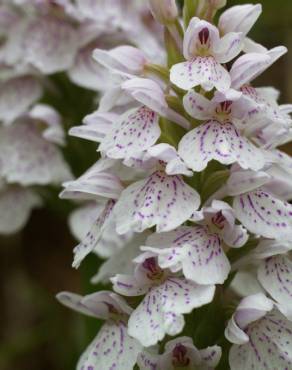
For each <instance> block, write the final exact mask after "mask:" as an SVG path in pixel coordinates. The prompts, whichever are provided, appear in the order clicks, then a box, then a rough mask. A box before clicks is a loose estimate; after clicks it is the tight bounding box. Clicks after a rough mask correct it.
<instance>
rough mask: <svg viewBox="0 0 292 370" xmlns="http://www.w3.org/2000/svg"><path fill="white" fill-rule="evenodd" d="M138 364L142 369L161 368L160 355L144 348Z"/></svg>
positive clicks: (154, 369)
mask: <svg viewBox="0 0 292 370" xmlns="http://www.w3.org/2000/svg"><path fill="white" fill-rule="evenodd" d="M137 365H138V366H139V369H140V370H159V367H158V366H159V355H156V354H154V353H149V352H146V351H145V350H144V351H143V352H141V353H140V354H139V356H138V360H137Z"/></svg>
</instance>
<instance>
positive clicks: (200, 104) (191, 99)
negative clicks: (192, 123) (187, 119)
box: [183, 90, 213, 121]
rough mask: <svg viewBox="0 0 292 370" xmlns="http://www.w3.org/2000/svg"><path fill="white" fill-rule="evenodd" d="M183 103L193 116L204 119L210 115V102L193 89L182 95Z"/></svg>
mask: <svg viewBox="0 0 292 370" xmlns="http://www.w3.org/2000/svg"><path fill="white" fill-rule="evenodd" d="M183 105H184V108H185V110H186V111H187V112H188V114H189V115H190V116H191V117H193V118H196V119H198V120H202V121H204V120H207V119H209V118H211V117H212V113H213V112H212V102H211V101H210V100H208V99H207V98H205V97H204V96H203V95H201V94H198V93H196V92H195V91H194V90H190V91H189V92H188V93H187V94H186V95H185V96H184V98H183Z"/></svg>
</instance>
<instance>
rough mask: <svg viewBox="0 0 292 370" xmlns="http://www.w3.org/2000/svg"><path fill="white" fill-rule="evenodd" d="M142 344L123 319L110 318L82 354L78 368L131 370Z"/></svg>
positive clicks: (84, 369) (85, 369) (79, 369)
mask: <svg viewBox="0 0 292 370" xmlns="http://www.w3.org/2000/svg"><path fill="white" fill-rule="evenodd" d="M141 350H142V346H141V345H140V343H139V342H138V341H136V340H135V339H133V338H131V337H130V336H129V335H128V333H127V324H126V322H125V321H123V320H109V321H107V322H106V323H105V324H104V325H103V326H102V327H101V329H100V331H99V333H98V335H97V336H96V337H95V339H94V340H93V342H92V343H91V344H90V345H89V346H88V348H87V349H86V351H85V352H84V353H83V355H82V356H81V358H80V360H79V362H78V365H77V370H99V369H108V370H115V369H119V370H129V369H132V368H133V367H134V365H135V363H136V361H137V357H138V354H139V352H140V351H141Z"/></svg>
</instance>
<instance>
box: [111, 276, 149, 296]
mask: <svg viewBox="0 0 292 370" xmlns="http://www.w3.org/2000/svg"><path fill="white" fill-rule="evenodd" d="M110 280H111V282H112V283H113V289H114V291H115V292H117V293H119V294H122V295H124V296H126V297H136V296H139V295H142V294H145V293H146V292H147V290H148V288H149V286H147V285H142V284H140V283H139V282H138V281H137V280H136V279H135V278H134V277H133V276H132V275H126V274H125V275H122V274H117V275H116V276H114V277H113V278H111V279H110Z"/></svg>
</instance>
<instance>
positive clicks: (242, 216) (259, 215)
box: [233, 189, 292, 240]
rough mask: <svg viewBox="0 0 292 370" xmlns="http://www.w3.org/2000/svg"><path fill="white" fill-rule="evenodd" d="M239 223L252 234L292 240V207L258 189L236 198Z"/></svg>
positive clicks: (234, 205) (235, 207)
mask: <svg viewBox="0 0 292 370" xmlns="http://www.w3.org/2000/svg"><path fill="white" fill-rule="evenodd" d="M233 208H234V211H235V214H236V217H237V218H238V219H239V221H240V222H241V223H242V224H243V225H244V226H245V227H246V228H247V229H248V230H249V231H250V232H252V233H254V234H257V235H261V236H264V237H266V238H272V239H280V240H281V239H282V240H292V206H291V205H290V204H289V203H287V202H283V201H281V200H279V199H277V198H275V197H273V196H272V195H271V194H270V193H268V192H266V191H264V190H262V189H258V190H254V191H252V192H249V193H245V194H242V195H239V196H236V197H235V198H234V202H233Z"/></svg>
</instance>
